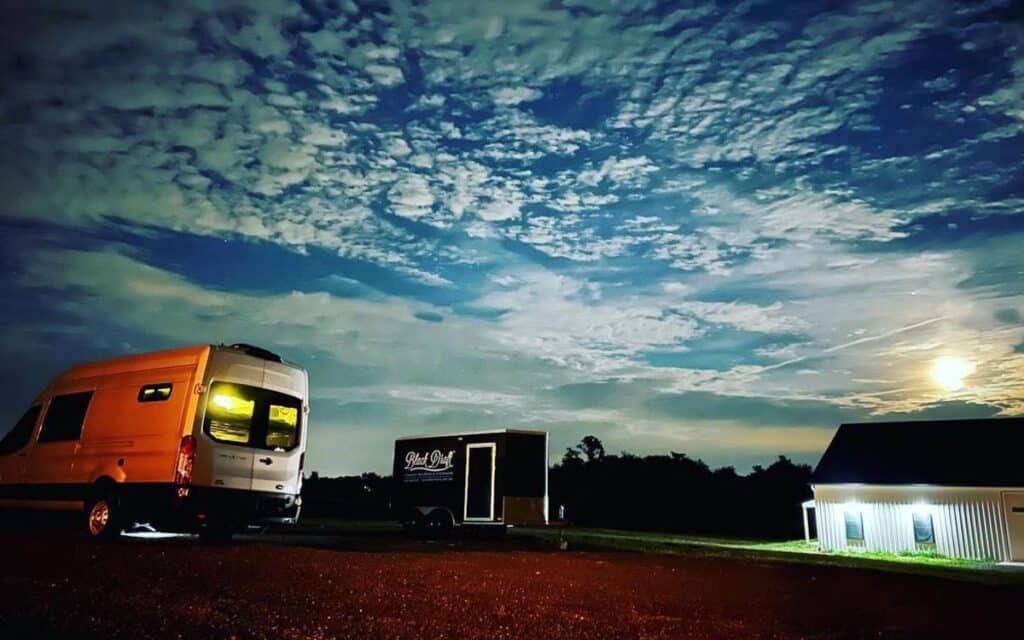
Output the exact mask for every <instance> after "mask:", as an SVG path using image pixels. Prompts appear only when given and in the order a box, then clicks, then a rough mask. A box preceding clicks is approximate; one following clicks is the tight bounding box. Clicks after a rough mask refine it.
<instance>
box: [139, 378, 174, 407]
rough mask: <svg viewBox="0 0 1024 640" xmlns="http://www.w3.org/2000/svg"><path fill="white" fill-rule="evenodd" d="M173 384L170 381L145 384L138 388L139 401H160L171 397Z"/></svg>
mask: <svg viewBox="0 0 1024 640" xmlns="http://www.w3.org/2000/svg"><path fill="white" fill-rule="evenodd" d="M173 388H174V385H173V384H171V383H170V382H161V383H159V384H147V385H146V386H144V387H142V388H141V389H139V402H162V401H164V400H167V399H168V398H170V397H171V389H173Z"/></svg>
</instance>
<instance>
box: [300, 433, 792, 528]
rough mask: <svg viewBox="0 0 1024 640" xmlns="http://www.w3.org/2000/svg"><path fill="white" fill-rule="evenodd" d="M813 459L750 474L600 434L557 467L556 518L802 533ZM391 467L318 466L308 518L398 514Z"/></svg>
mask: <svg viewBox="0 0 1024 640" xmlns="http://www.w3.org/2000/svg"><path fill="white" fill-rule="evenodd" d="M810 480H811V468H810V467H809V466H807V465H801V464H794V463H793V462H792V461H790V460H789V459H788V458H786V457H785V456H779V457H778V459H777V460H775V462H773V463H772V464H770V465H768V466H767V467H763V466H760V465H756V466H754V467H753V469H752V471H751V472H750V473H748V474H746V475H740V474H739V473H737V472H736V470H735V469H734V468H733V467H722V468H718V469H712V468H710V467H709V466H708V465H707V464H705V463H704V462H703V461H702V460H700V459H696V458H691V457H689V456H688V455H686V454H685V453H676V452H670V453H669V454H668V455H648V456H637V455H634V454H631V453H628V452H625V451H623V452H621V453H619V454H618V455H614V454H608V453H607V452H606V451H605V448H604V445H603V443H602V442H601V441H600V439H598V438H597V437H595V436H587V437H585V438H583V439H582V440H581V441H580V443H579V444H577V445H576V446H574V447H569V448H568V449H567V450H566V452H565V455H564V456H563V457H562V461H561V462H560V463H559V464H556V465H554V466H553V467H551V469H550V471H549V488H548V493H549V498H550V500H549V504H550V515H551V517H552V518H553V519H554V518H557V517H558V515H559V509H560V508H564V509H563V512H564V516H565V519H566V520H568V521H569V522H570V523H572V524H575V525H579V526H591V527H609V528H619V529H634V530H646V531H665V532H672V533H692V534H704V535H725V536H737V537H751V538H777V539H789V538H796V537H800V536H802V535H803V521H802V518H801V511H800V503H801V502H803V501H804V500H807V499H809V498H810V497H811V490H810ZM392 486H393V485H392V479H391V477H390V476H380V475H377V474H375V473H364V474H362V475H360V476H343V477H337V478H325V477H320V476H319V475H318V474H317V473H315V472H314V473H313V474H311V475H310V476H309V477H307V478H306V479H305V482H304V484H303V490H302V494H303V516H304V517H342V518H353V519H389V518H391V517H392V516H391V513H390V503H391V491H392Z"/></svg>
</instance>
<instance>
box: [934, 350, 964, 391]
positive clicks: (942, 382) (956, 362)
mask: <svg viewBox="0 0 1024 640" xmlns="http://www.w3.org/2000/svg"><path fill="white" fill-rule="evenodd" d="M972 373H974V367H973V366H972V365H971V363H969V362H967V361H966V360H964V359H963V358H956V357H953V356H944V357H942V358H939V359H938V360H936V361H935V366H934V367H932V378H933V379H934V380H935V382H936V383H938V385H939V386H940V387H942V388H943V389H945V390H946V391H959V390H960V389H963V388H964V378H966V377H967V376H969V375H971V374H972Z"/></svg>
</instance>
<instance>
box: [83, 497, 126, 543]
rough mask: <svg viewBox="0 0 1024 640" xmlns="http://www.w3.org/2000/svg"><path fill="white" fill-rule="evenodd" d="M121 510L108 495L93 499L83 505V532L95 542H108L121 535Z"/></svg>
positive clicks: (115, 501)
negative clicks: (95, 540)
mask: <svg viewBox="0 0 1024 640" xmlns="http://www.w3.org/2000/svg"><path fill="white" fill-rule="evenodd" d="M122 528H123V527H122V518H121V509H120V506H119V505H118V503H117V500H116V499H115V498H114V497H113V496H112V495H110V494H107V495H102V496H100V497H98V498H94V499H93V500H91V501H89V502H87V503H86V505H85V530H86V531H87V532H88V533H89V536H90V537H92V538H95V539H97V540H110V539H113V538H116V537H117V536H119V535H121V529H122Z"/></svg>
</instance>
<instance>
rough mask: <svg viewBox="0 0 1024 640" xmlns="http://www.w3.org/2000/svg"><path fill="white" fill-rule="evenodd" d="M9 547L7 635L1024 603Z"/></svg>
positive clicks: (319, 632)
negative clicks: (8, 632)
mask: <svg viewBox="0 0 1024 640" xmlns="http://www.w3.org/2000/svg"><path fill="white" fill-rule="evenodd" d="M0 544H2V548H3V549H4V563H3V572H2V581H0V629H7V630H8V631H15V632H16V631H20V632H21V635H14V634H2V633H0V635H3V636H4V637H10V638H15V637H42V636H43V635H44V634H45V635H48V636H51V637H68V638H93V637H104V638H275V639H278V638H335V637H336V638H430V639H431V640H434V639H439V638H602V639H604V638H730V639H733V638H929V639H932V640H934V639H936V638H972V639H980V638H997V637H1011V636H1012V635H1014V633H1013V632H1012V631H1011V630H1013V629H1017V630H1018V631H1019V629H1020V614H1019V611H1018V610H1017V609H1016V607H1018V606H1020V605H1021V604H1024V589H1022V587H1021V586H1019V585H985V584H978V583H973V582H961V581H956V580H949V579H941V578H932V577H921V576H910V575H900V574H895V573H885V572H880V571H871V570H860V569H850V568H838V567H820V566H805V565H797V564H788V563H787V564H777V563H767V562H751V561H749V560H747V561H744V560H737V559H729V558H708V557H702V556H700V555H692V556H690V555H685V556H659V555H644V554H634V553H602V552H581V551H569V552H558V551H555V550H552V549H550V548H549V547H547V546H544V543H540V542H534V543H526V542H523V541H515V540H512V539H508V540H494V541H476V542H470V543H432V544H431V543H413V542H407V541H403V540H401V539H398V538H397V537H390V538H389V537H384V538H375V539H372V540H371V539H357V538H351V537H338V538H331V537H329V536H328V537H325V536H318V537H313V536H289V537H287V538H274V537H271V538H249V539H246V540H243V541H241V542H237V543H233V544H230V545H219V546H211V545H206V544H203V543H200V542H199V541H198V540H195V539H192V538H172V539H161V540H153V539H145V540H143V539H131V538H122V539H121V540H119V541H117V542H112V543H106V544H96V543H93V542H90V541H89V540H86V539H84V538H83V537H81V536H76V535H73V534H70V533H66V534H59V533H54V534H30V533H3V534H0ZM1007 634H1010V635H1007Z"/></svg>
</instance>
